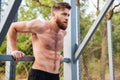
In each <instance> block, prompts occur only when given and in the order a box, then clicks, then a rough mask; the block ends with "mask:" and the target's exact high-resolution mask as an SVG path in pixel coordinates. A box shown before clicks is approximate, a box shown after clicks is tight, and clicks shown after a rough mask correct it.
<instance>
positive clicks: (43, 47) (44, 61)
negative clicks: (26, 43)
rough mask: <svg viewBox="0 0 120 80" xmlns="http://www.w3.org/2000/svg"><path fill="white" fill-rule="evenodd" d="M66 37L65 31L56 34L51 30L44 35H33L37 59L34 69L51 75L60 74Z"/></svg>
mask: <svg viewBox="0 0 120 80" xmlns="http://www.w3.org/2000/svg"><path fill="white" fill-rule="evenodd" d="M64 36H65V31H63V30H59V32H58V33H56V32H55V31H53V30H51V29H50V28H48V29H47V30H46V31H45V32H43V33H42V34H40V33H38V34H32V44H33V52H34V57H35V62H34V64H33V68H35V69H40V70H43V71H47V72H50V73H58V70H59V67H60V54H61V51H62V49H63V38H64Z"/></svg>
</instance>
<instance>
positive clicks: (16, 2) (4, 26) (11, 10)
mask: <svg viewBox="0 0 120 80" xmlns="http://www.w3.org/2000/svg"><path fill="white" fill-rule="evenodd" d="M21 1H22V0H10V1H9V4H8V8H7V9H6V12H5V15H4V16H3V18H2V21H1V23H0V45H1V44H2V42H3V40H4V37H5V36H6V33H7V31H8V29H9V26H10V24H11V23H12V21H13V19H14V17H15V15H16V13H17V10H18V8H19V6H20V3H21Z"/></svg>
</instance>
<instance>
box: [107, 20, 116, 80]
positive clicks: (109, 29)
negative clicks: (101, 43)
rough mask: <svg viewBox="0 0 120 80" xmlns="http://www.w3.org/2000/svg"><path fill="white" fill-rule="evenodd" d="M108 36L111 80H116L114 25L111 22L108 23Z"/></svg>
mask: <svg viewBox="0 0 120 80" xmlns="http://www.w3.org/2000/svg"><path fill="white" fill-rule="evenodd" d="M107 34H108V55H109V71H110V80H115V75H114V63H113V52H112V51H113V48H112V23H111V20H108V21H107Z"/></svg>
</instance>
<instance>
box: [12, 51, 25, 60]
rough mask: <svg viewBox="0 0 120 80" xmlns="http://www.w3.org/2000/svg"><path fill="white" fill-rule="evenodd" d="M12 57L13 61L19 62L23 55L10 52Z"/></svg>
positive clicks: (17, 52)
mask: <svg viewBox="0 0 120 80" xmlns="http://www.w3.org/2000/svg"><path fill="white" fill-rule="evenodd" d="M11 54H12V56H13V57H14V59H15V60H16V61H20V59H21V58H22V57H23V56H24V55H25V54H24V53H23V52H21V51H12V53H11Z"/></svg>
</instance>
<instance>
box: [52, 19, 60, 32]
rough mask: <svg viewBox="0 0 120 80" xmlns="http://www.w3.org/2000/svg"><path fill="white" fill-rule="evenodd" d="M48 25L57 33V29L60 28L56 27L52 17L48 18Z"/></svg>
mask: <svg viewBox="0 0 120 80" xmlns="http://www.w3.org/2000/svg"><path fill="white" fill-rule="evenodd" d="M50 27H51V29H52V30H54V31H55V32H56V33H58V32H59V30H60V28H59V27H58V25H57V23H56V22H55V21H54V20H53V19H51V20H50Z"/></svg>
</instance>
